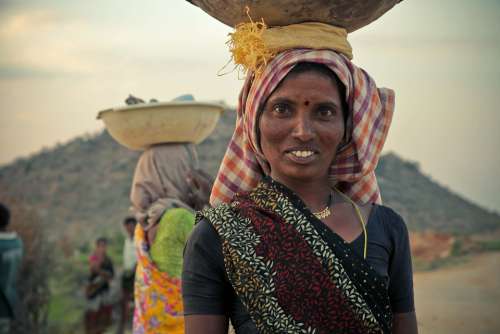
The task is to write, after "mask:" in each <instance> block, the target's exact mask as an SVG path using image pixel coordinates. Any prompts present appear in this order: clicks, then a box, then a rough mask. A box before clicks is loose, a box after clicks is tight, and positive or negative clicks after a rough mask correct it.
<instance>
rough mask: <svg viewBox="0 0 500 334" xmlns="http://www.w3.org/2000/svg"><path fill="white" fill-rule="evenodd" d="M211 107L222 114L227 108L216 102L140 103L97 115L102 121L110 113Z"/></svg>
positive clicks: (104, 111)
mask: <svg viewBox="0 0 500 334" xmlns="http://www.w3.org/2000/svg"><path fill="white" fill-rule="evenodd" d="M193 106H195V107H209V108H211V109H214V108H216V109H219V111H220V112H221V113H222V112H224V110H225V106H224V105H223V104H222V103H216V102H196V101H172V102H152V103H138V104H132V105H128V106H120V107H112V108H107V109H103V110H101V111H99V112H98V113H97V117H96V118H97V119H102V117H103V115H104V114H106V113H109V112H127V111H134V110H138V109H155V108H161V107H177V108H179V107H181V108H182V107H193Z"/></svg>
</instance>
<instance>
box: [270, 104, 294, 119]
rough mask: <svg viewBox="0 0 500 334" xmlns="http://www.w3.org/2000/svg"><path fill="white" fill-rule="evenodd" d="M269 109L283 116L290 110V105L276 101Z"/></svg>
mask: <svg viewBox="0 0 500 334" xmlns="http://www.w3.org/2000/svg"><path fill="white" fill-rule="evenodd" d="M271 111H272V112H273V113H274V114H277V115H279V116H284V115H286V114H288V113H289V112H290V106H289V105H288V104H286V103H277V104H275V105H273V106H272V108H271Z"/></svg>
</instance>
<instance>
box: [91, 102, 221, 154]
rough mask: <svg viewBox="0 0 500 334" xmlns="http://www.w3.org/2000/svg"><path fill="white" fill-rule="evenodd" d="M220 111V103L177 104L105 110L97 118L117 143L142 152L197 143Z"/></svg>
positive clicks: (204, 136) (207, 132)
mask: <svg viewBox="0 0 500 334" xmlns="http://www.w3.org/2000/svg"><path fill="white" fill-rule="evenodd" d="M223 111H224V107H223V106H222V105H220V104H215V103H199V102H191V101H186V102H180V101H179V102H177V101H176V102H162V103H147V104H146V103H145V104H135V105H131V106H126V107H119V108H112V109H106V110H102V111H100V112H99V114H98V115H97V119H101V120H102V121H103V122H104V124H105V125H106V128H107V129H108V132H109V134H110V135H111V136H112V137H113V138H114V139H115V140H116V141H117V142H118V143H120V144H121V145H123V146H125V147H127V148H129V149H132V150H143V149H146V148H148V147H149V146H151V145H155V144H160V143H171V142H192V143H195V144H198V143H200V142H202V141H203V140H204V139H205V138H207V137H208V136H209V135H210V133H212V131H213V130H214V128H215V126H216V125H217V121H218V120H219V117H220V115H221V113H222V112H223Z"/></svg>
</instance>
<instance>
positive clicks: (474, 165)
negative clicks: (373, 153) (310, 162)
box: [0, 0, 500, 211]
mask: <svg viewBox="0 0 500 334" xmlns="http://www.w3.org/2000/svg"><path fill="white" fill-rule="evenodd" d="M230 31H231V29H230V28H229V27H226V26H224V25H223V24H221V23H219V22H218V21H216V20H215V19H213V18H211V17H210V16H208V15H207V14H205V13H204V12H202V11H201V10H199V9H198V8H196V7H194V6H192V5H190V4H189V3H188V2H186V1H182V0H168V1H167V0H148V1H128V0H127V1H124V0H121V1H112V0H99V1H96V0H94V1H76V0H65V1H60V0H39V1H25V0H0V165H4V164H7V163H9V162H11V161H13V160H14V159H15V158H17V157H23V156H27V155H29V154H32V153H35V152H37V151H39V150H40V149H41V148H43V147H52V146H54V145H55V144H56V143H58V142H59V143H64V142H66V141H68V140H70V139H72V138H74V137H76V136H79V135H82V134H85V133H94V132H96V131H98V130H99V129H102V127H103V125H102V124H101V123H100V121H97V120H96V119H95V116H96V114H97V112H98V111H99V110H102V109H105V108H109V107H112V106H118V105H122V104H123V100H124V99H125V98H126V96H127V95H128V94H129V93H133V94H135V95H137V96H140V97H143V98H147V99H149V98H151V97H155V98H157V99H159V100H170V99H172V98H174V97H176V96H178V95H180V94H184V93H192V94H194V95H195V97H196V98H197V99H198V100H221V99H223V100H225V101H226V102H227V103H228V104H230V105H235V104H236V101H237V96H238V93H239V89H240V87H241V85H242V81H240V80H238V76H237V74H236V73H232V74H229V75H225V76H222V77H219V76H217V72H218V71H219V70H220V69H221V68H222V67H223V66H224V65H225V64H226V62H227V61H228V60H229V53H228V51H227V48H226V46H225V41H226V39H227V34H228V33H229V32H230ZM349 40H350V42H351V44H352V46H353V49H354V62H355V63H356V64H357V65H358V66H361V67H363V68H364V69H365V70H367V71H368V72H369V73H370V74H371V75H372V77H373V78H374V79H375V80H376V82H377V84H378V85H379V86H386V87H390V88H393V89H395V91H396V112H395V115H394V121H393V126H392V128H391V130H390V132H389V137H388V141H387V143H386V146H385V151H386V152H388V151H394V152H396V153H397V154H399V155H400V156H402V157H403V158H405V159H409V160H412V161H418V162H419V163H420V166H421V169H422V171H423V172H424V173H425V174H427V175H431V176H432V178H433V179H434V180H436V181H438V182H439V183H441V184H442V185H445V186H447V187H448V188H450V189H452V190H454V191H456V192H458V193H459V194H461V195H463V196H465V197H466V198H468V199H471V200H473V201H474V202H476V203H478V204H481V205H483V206H485V207H487V208H490V209H494V210H496V211H500V149H499V148H498V146H499V145H500V129H499V125H500V110H499V109H500V108H499V105H500V1H498V0H477V1H468V0H442V1H434V0H405V1H403V2H402V3H400V4H399V5H397V6H396V7H395V8H393V9H392V10H391V11H390V12H389V13H387V14H386V15H385V16H383V17H382V18H381V19H379V20H378V21H377V22H375V23H373V24H371V25H369V26H367V27H365V28H363V29H361V30H359V31H357V32H355V33H353V34H351V35H350V37H349Z"/></svg>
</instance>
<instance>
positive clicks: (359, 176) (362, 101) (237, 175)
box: [210, 49, 394, 205]
mask: <svg viewBox="0 0 500 334" xmlns="http://www.w3.org/2000/svg"><path fill="white" fill-rule="evenodd" d="M301 62H311V63H318V64H323V65H325V66H327V67H328V68H330V69H331V70H332V71H333V72H334V73H335V74H336V75H337V76H338V78H339V79H340V81H341V82H342V83H343V84H344V85H345V87H346V100H347V105H348V106H349V113H350V115H349V116H350V117H349V118H351V119H352V127H351V128H352V133H351V134H350V138H351V140H350V142H349V143H348V144H347V145H345V146H344V147H343V148H342V149H341V150H340V151H339V152H337V155H336V158H335V161H334V162H333V164H332V165H331V167H330V173H329V176H330V179H331V183H332V184H331V185H332V186H334V185H336V184H337V185H338V186H339V187H340V189H341V190H342V191H344V192H345V193H346V194H347V195H349V196H350V197H351V198H352V199H353V200H355V201H358V202H361V203H369V202H377V203H380V202H381V197H380V192H379V188H378V185H377V179H376V177H375V173H374V170H375V167H376V166H377V163H378V159H379V156H380V153H381V151H382V147H383V145H384V142H385V139H386V136H387V132H388V130H389V126H390V124H391V120H392V114H393V111H394V91H392V90H391V89H386V88H377V87H376V85H375V81H374V80H373V79H372V78H371V77H370V76H369V75H368V74H367V73H366V72H365V71H364V70H362V69H361V68H359V67H357V66H355V65H354V64H353V63H351V62H350V61H349V60H348V59H347V58H346V57H345V56H343V55H341V54H338V53H336V52H335V51H331V50H311V49H292V50H287V51H284V52H282V53H280V54H279V55H278V56H276V57H275V58H274V59H273V60H272V61H271V62H269V64H268V65H267V66H266V68H265V69H264V71H263V73H262V74H261V75H260V76H259V77H258V78H256V79H255V78H254V77H253V75H251V74H249V75H248V77H247V79H246V81H245V84H244V85H243V88H242V90H241V93H240V98H239V104H238V108H237V120H236V128H235V130H234V134H233V137H232V138H231V141H230V142H229V145H228V148H227V151H226V154H225V156H224V159H223V161H222V164H221V166H220V169H219V173H218V175H217V178H216V180H215V183H214V187H213V188H212V194H211V197H210V203H211V204H212V205H216V204H218V203H220V202H229V201H231V199H232V197H233V195H234V194H236V193H239V192H244V191H249V190H251V189H253V188H254V187H255V186H256V185H257V183H258V182H259V181H260V180H261V178H262V177H263V176H264V173H266V172H267V170H268V168H267V163H266V160H265V157H264V155H263V154H262V152H261V150H260V148H259V147H258V145H257V143H258V134H257V133H258V131H257V130H258V129H257V126H258V124H257V117H258V112H259V110H260V109H261V108H262V105H263V104H264V103H265V101H266V100H267V98H268V97H269V96H270V95H271V94H272V92H273V91H274V90H275V89H276V87H277V86H278V85H279V83H280V82H281V81H282V80H283V79H284V78H285V76H286V75H287V74H288V72H290V71H291V70H292V69H293V67H294V66H295V65H296V64H297V63H301ZM346 129H348V128H346Z"/></svg>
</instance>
